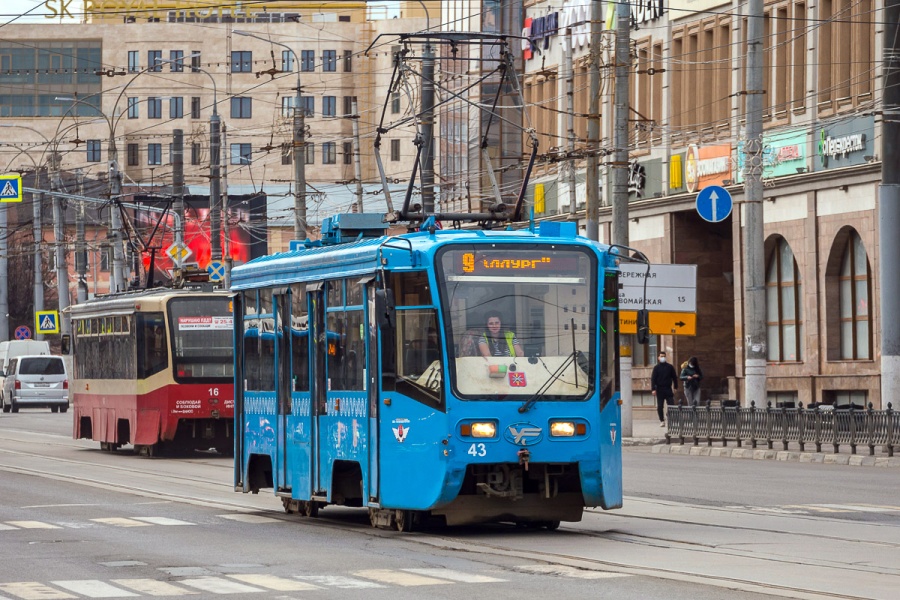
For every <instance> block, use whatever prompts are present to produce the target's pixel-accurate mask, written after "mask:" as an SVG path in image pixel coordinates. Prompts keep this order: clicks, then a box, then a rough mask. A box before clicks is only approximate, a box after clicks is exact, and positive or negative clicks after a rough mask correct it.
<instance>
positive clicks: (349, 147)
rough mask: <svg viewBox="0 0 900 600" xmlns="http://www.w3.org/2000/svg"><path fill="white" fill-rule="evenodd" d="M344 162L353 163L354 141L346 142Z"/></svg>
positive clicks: (346, 163)
mask: <svg viewBox="0 0 900 600" xmlns="http://www.w3.org/2000/svg"><path fill="white" fill-rule="evenodd" d="M344 164H345V165H352V164H353V142H344Z"/></svg>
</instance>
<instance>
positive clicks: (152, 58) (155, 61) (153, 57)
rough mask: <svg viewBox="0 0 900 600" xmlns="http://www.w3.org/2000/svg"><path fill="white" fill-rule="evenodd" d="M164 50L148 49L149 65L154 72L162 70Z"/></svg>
mask: <svg viewBox="0 0 900 600" xmlns="http://www.w3.org/2000/svg"><path fill="white" fill-rule="evenodd" d="M161 60H162V50H148V51H147V67H148V68H150V70H151V71H153V72H154V73H159V72H161V71H162V63H161V62H160V61H161Z"/></svg>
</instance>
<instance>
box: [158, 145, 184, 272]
mask: <svg viewBox="0 0 900 600" xmlns="http://www.w3.org/2000/svg"><path fill="white" fill-rule="evenodd" d="M172 196H173V198H172V199H173V201H174V202H173V209H174V210H175V246H176V247H177V248H178V251H177V252H176V254H175V256H174V257H173V258H172V263H174V265H175V281H177V282H180V281H181V276H182V273H181V272H182V269H183V268H184V260H183V259H182V256H181V252H182V248H183V247H184V130H182V129H175V130H173V131H172ZM150 268H151V269H152V268H153V265H150Z"/></svg>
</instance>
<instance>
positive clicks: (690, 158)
mask: <svg viewBox="0 0 900 600" xmlns="http://www.w3.org/2000/svg"><path fill="white" fill-rule="evenodd" d="M731 171H732V161H731V146H730V145H719V146H689V147H688V150H687V154H686V155H685V162H684V185H685V187H686V188H687V191H689V192H691V193H693V192H696V191H698V190H702V189H703V188H704V187H706V186H708V185H727V184H725V183H724V182H725V181H726V180H728V179H732V176H731Z"/></svg>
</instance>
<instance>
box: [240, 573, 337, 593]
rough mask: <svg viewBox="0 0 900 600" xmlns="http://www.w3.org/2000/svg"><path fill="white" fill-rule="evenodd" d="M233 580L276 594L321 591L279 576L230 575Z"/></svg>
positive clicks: (315, 586) (307, 584) (315, 587)
mask: <svg viewBox="0 0 900 600" xmlns="http://www.w3.org/2000/svg"><path fill="white" fill-rule="evenodd" d="M228 577H231V578H232V579H237V580H238V581H242V582H244V583H249V584H251V585H258V586H259V587H264V588H267V589H270V590H275V591H276V592H302V591H306V590H321V589H322V588H320V587H319V586H317V585H313V584H311V583H304V582H302V581H294V580H293V579H286V578H284V577H278V576H277V575H253V574H249V575H229V576H228Z"/></svg>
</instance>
